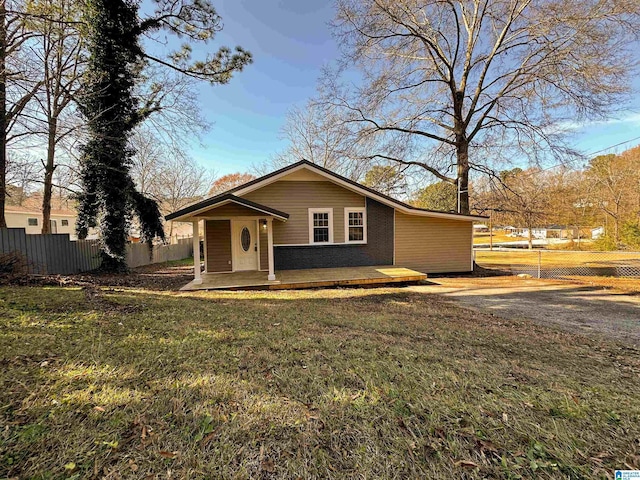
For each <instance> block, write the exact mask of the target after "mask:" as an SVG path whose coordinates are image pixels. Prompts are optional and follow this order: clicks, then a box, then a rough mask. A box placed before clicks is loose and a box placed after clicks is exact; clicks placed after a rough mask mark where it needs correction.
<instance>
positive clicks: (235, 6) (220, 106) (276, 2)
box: [192, 0, 337, 175]
mask: <svg viewBox="0 0 640 480" xmlns="http://www.w3.org/2000/svg"><path fill="white" fill-rule="evenodd" d="M215 7H216V9H217V11H218V13H219V14H220V15H221V16H222V19H223V21H224V29H223V31H222V32H220V34H219V35H218V36H217V37H216V40H215V41H214V42H213V43H212V44H211V45H212V48H217V47H218V46H219V45H222V44H224V45H228V46H231V47H234V46H236V45H241V46H242V47H244V48H246V49H247V50H249V51H250V52H251V53H252V54H253V57H254V62H253V64H251V65H249V66H248V67H246V68H245V70H244V71H243V72H241V73H239V74H237V76H236V77H235V78H233V79H232V80H231V82H230V83H229V84H227V85H220V86H210V85H208V84H204V83H203V84H202V85H201V86H200V87H199V90H200V99H201V102H202V111H203V115H204V117H205V118H206V119H207V120H209V121H211V122H213V127H212V128H211V130H210V131H209V132H208V133H207V135H206V137H205V138H204V139H203V143H204V145H203V146H197V145H196V146H194V148H193V151H192V154H193V156H194V157H195V158H196V160H197V161H198V162H200V163H202V164H203V165H206V166H207V167H210V168H213V169H215V170H216V172H217V173H218V174H220V175H222V174H225V173H231V172H236V171H245V170H248V169H250V167H251V165H254V164H259V163H262V162H263V161H265V160H267V159H268V158H269V157H270V156H271V155H273V154H274V153H276V152H277V151H279V150H281V149H283V148H284V147H285V145H286V143H285V142H284V141H282V140H280V139H279V137H280V135H279V130H280V128H281V127H282V124H283V122H284V117H285V115H286V112H287V110H288V109H289V108H291V107H292V106H293V105H295V104H302V103H304V102H305V101H306V99H307V98H309V97H310V96H312V95H313V94H314V93H315V87H316V81H317V79H318V77H319V75H320V70H321V68H322V66H323V65H325V64H327V63H329V62H331V61H332V60H334V59H335V58H336V57H337V46H336V44H335V42H334V41H333V39H332V38H331V35H330V32H329V28H328V26H327V22H328V21H329V20H330V19H331V18H332V16H333V8H332V7H331V2H328V1H326V0H230V1H229V0H227V1H217V2H215ZM199 50H200V51H202V50H201V49H197V50H196V49H194V57H195V56H197V55H198V51H199Z"/></svg>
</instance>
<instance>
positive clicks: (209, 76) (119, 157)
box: [77, 0, 251, 271]
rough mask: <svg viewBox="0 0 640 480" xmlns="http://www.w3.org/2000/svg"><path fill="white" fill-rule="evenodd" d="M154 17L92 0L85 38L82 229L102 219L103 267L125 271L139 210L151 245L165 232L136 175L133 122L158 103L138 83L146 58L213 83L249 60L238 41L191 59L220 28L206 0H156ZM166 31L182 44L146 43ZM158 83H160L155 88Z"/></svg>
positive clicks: (130, 6) (120, 3)
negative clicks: (138, 92) (153, 50)
mask: <svg viewBox="0 0 640 480" xmlns="http://www.w3.org/2000/svg"><path fill="white" fill-rule="evenodd" d="M154 3H155V5H156V10H155V12H154V15H153V16H152V17H150V18H146V19H142V18H140V16H139V11H138V10H139V9H138V7H139V2H137V1H134V0H87V1H86V2H85V11H84V16H85V25H86V29H87V32H86V38H87V44H88V51H89V62H88V68H87V72H86V75H85V78H84V88H83V92H82V95H81V97H80V108H81V110H82V112H83V114H84V116H85V117H86V119H87V123H88V131H89V139H88V141H87V143H86V145H85V146H84V149H83V155H82V159H81V183H82V193H81V195H80V208H79V212H78V224H77V225H78V226H77V228H78V235H79V237H80V238H86V236H87V233H88V231H89V228H91V227H96V226H99V228H100V234H101V237H102V268H103V269H104V270H107V271H126V270H127V264H126V242H127V236H128V232H129V228H130V226H131V222H132V220H133V218H134V217H136V218H137V219H138V223H139V227H140V231H141V235H142V239H143V240H144V241H145V242H147V243H148V244H149V246H151V244H152V241H153V239H154V238H155V237H164V232H163V229H162V221H161V215H160V211H159V209H158V205H157V203H156V202H155V201H154V200H152V199H150V198H148V197H146V196H144V195H143V194H142V193H140V192H138V191H137V190H136V187H135V183H134V181H133V179H132V177H131V173H130V171H131V167H132V156H133V154H134V151H133V150H132V149H131V148H130V143H129V139H130V137H131V135H132V133H133V130H134V129H135V127H136V126H137V125H138V124H139V123H140V122H142V121H143V120H144V119H145V118H147V117H148V116H149V115H151V114H152V113H153V112H155V111H157V110H158V109H160V108H161V105H160V103H159V102H158V100H157V99H156V98H154V96H153V95H150V97H149V98H148V99H146V100H145V102H144V103H143V104H141V103H139V101H138V100H136V98H135V96H134V94H133V90H134V87H135V85H136V81H137V80H138V76H139V73H140V71H141V69H142V67H143V66H144V64H145V62H155V63H158V64H160V65H163V66H165V67H167V68H170V69H173V70H175V71H177V72H179V73H181V74H184V75H188V76H190V77H194V78H198V79H202V80H207V81H209V82H210V83H212V84H223V83H227V82H228V81H229V80H230V79H231V77H232V75H233V73H234V72H237V71H240V70H242V69H243V67H244V66H245V65H247V64H248V63H250V62H251V54H250V53H248V52H246V51H245V50H243V49H242V48H240V47H236V49H235V51H233V52H232V50H231V49H229V48H227V47H222V48H220V49H218V50H217V52H215V53H214V54H212V55H209V56H207V58H205V59H203V60H198V61H192V60H191V43H193V42H205V43H206V42H208V41H209V40H212V39H213V38H214V36H215V34H216V32H218V31H219V30H220V29H221V20H220V17H219V16H218V15H217V14H216V12H215V10H214V8H213V7H212V6H211V4H210V3H209V2H208V1H206V0H155V1H154ZM161 32H165V33H173V34H175V35H177V36H178V37H183V38H186V39H187V40H188V41H187V43H185V44H184V45H183V46H182V47H181V49H180V50H179V51H178V52H173V53H170V54H169V55H167V57H166V58H162V57H159V56H153V55H151V54H149V53H147V52H146V51H145V49H144V48H143V46H142V44H141V42H140V36H141V35H145V36H147V37H148V36H153V35H154V34H158V33H161ZM158 90H160V89H158Z"/></svg>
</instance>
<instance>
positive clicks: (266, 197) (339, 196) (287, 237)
mask: <svg viewBox="0 0 640 480" xmlns="http://www.w3.org/2000/svg"><path fill="white" fill-rule="evenodd" d="M243 197H244V198H246V199H248V200H251V201H253V202H257V203H261V204H263V205H267V206H269V207H271V208H275V209H277V210H281V211H283V212H286V213H288V214H289V219H288V220H287V221H286V222H284V223H283V222H279V221H277V220H274V222H273V242H274V243H275V244H276V245H286V244H289V245H292V244H293V245H295V244H307V243H309V208H333V241H334V242H335V243H343V242H344V207H364V206H365V197H364V196H362V195H360V194H357V193H354V192H352V191H351V190H347V189H346V188H343V187H340V186H338V185H336V184H335V183H331V182H310V181H278V182H274V183H272V184H270V185H267V186H265V187H263V188H260V189H258V190H255V191H253V192H250V193H247V194H246V195H243Z"/></svg>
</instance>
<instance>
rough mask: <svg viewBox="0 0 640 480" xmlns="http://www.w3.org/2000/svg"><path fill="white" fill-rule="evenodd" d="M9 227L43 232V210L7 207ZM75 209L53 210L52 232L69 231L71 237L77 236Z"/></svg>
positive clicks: (28, 231) (6, 213)
mask: <svg viewBox="0 0 640 480" xmlns="http://www.w3.org/2000/svg"><path fill="white" fill-rule="evenodd" d="M5 217H6V219H7V227H9V228H24V229H25V231H26V233H28V234H38V233H41V232H42V212H41V211H40V210H37V209H33V208H29V207H23V206H18V205H7V206H6V207H5ZM77 218H78V214H77V212H76V211H75V210H51V233H68V234H69V236H70V237H71V239H75V238H76V220H77Z"/></svg>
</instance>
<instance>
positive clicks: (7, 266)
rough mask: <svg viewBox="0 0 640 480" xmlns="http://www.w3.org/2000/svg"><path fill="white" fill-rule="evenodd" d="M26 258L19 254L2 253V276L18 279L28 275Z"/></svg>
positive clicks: (0, 270)
mask: <svg viewBox="0 0 640 480" xmlns="http://www.w3.org/2000/svg"><path fill="white" fill-rule="evenodd" d="M28 273H29V271H28V268H27V260H26V258H25V257H24V256H23V255H22V254H20V253H18V252H9V253H0V276H2V277H17V276H21V275H27V274H28Z"/></svg>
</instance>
